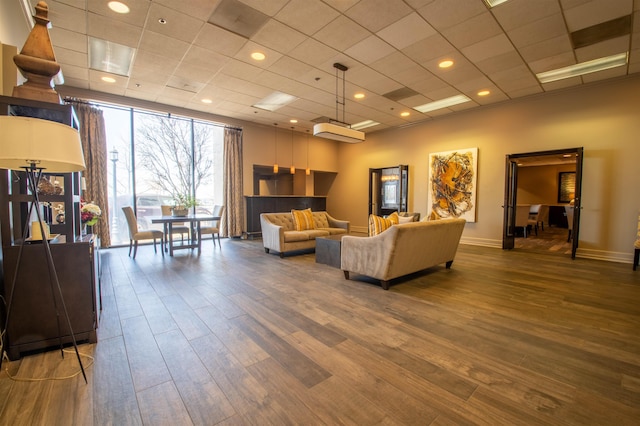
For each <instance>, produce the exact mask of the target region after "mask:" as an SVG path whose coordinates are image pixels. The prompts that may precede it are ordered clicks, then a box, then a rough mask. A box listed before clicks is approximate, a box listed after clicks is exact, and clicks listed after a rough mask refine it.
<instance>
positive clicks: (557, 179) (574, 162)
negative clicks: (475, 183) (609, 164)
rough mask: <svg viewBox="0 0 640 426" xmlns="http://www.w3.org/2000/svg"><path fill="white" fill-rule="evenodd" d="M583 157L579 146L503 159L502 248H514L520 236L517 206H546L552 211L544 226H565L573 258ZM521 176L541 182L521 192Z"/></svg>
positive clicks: (576, 244)
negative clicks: (517, 222) (533, 187)
mask: <svg viewBox="0 0 640 426" xmlns="http://www.w3.org/2000/svg"><path fill="white" fill-rule="evenodd" d="M582 157H583V148H582V147H580V148H567V149H561V150H554V151H540V152H530V153H523V154H508V155H507V156H506V161H505V191H504V206H503V207H504V220H503V238H502V248H503V249H514V248H516V236H517V235H520V234H519V231H520V229H521V226H522V224H521V223H520V224H519V225H521V226H517V224H516V211H517V206H518V204H520V205H521V207H520V208H521V209H522V205H537V204H546V205H548V206H549V209H550V212H551V213H550V215H549V216H550V217H549V222H550V223H547V224H546V226H550V225H551V226H554V225H555V226H560V227H563V226H566V227H567V229H566V234H565V235H567V240H568V241H569V242H570V250H571V258H572V259H574V258H575V255H576V250H577V248H578V240H579V238H578V236H579V226H580V202H581V193H582V185H581V184H582ZM529 168H531V169H529ZM534 168H537V169H534ZM528 172H532V173H528ZM520 175H522V176H525V175H528V176H529V179H531V176H534V179H535V176H540V177H539V179H540V180H542V181H543V182H538V183H537V185H536V187H535V190H532V191H524V190H522V188H520V186H521V185H519V177H520ZM543 176H544V178H542V177H543ZM523 180H524V179H523ZM545 191H546V192H545ZM550 192H551V193H550ZM519 193H520V196H519ZM562 221H563V222H562ZM554 222H555V223H554ZM526 226H527V225H525V227H526ZM551 231H557V230H556V229H551ZM556 233H557V232H556ZM523 235H526V234H524V233H523ZM558 235H559V234H558ZM546 236H548V234H546Z"/></svg>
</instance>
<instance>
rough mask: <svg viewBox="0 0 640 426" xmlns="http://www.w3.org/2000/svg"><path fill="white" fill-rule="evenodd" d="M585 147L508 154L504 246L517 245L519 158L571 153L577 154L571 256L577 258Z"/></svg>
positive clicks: (506, 247) (512, 246)
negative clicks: (516, 220)
mask: <svg viewBox="0 0 640 426" xmlns="http://www.w3.org/2000/svg"><path fill="white" fill-rule="evenodd" d="M583 153H584V149H583V148H582V147H579V148H566V149H559V150H552V151H538V152H528V153H523V154H507V156H506V161H505V190H504V205H503V209H504V220H503V232H502V248H503V249H513V248H514V246H515V238H514V237H515V235H514V233H515V215H516V213H515V211H516V209H515V207H516V204H517V192H518V165H517V163H518V160H520V159H523V158H527V157H540V156H546V155H548V156H556V155H563V154H571V155H575V156H576V162H575V165H576V187H575V198H574V213H573V226H572V227H573V230H572V231H571V238H572V243H571V258H572V259H575V257H576V251H577V250H578V241H579V235H580V233H579V232H580V211H581V209H582V207H581V204H582V158H583Z"/></svg>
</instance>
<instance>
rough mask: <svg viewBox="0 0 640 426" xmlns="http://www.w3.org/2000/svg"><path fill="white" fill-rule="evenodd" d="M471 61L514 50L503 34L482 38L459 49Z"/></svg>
mask: <svg viewBox="0 0 640 426" xmlns="http://www.w3.org/2000/svg"><path fill="white" fill-rule="evenodd" d="M460 50H461V51H462V53H463V54H464V55H465V56H466V57H467V58H468V59H469V60H470V61H472V62H477V61H482V60H484V59H487V58H491V57H493V56H498V55H503V54H505V53H509V52H513V51H515V48H514V47H513V45H512V44H511V41H510V40H509V39H508V38H507V36H505V35H504V34H499V35H497V36H494V37H491V38H489V39H486V40H482V41H480V42H478V43H475V44H472V45H470V46H467V47H464V48H462V49H460Z"/></svg>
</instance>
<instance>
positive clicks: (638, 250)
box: [633, 213, 640, 271]
mask: <svg viewBox="0 0 640 426" xmlns="http://www.w3.org/2000/svg"><path fill="white" fill-rule="evenodd" d="M633 247H634V248H635V251H634V254H633V270H634V271H635V270H636V266H638V261H640V213H639V214H638V233H637V234H636V242H635V243H634V244H633Z"/></svg>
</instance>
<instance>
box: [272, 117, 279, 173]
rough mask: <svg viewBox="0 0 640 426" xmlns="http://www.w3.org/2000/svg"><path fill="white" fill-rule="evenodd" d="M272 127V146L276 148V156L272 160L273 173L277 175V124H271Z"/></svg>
mask: <svg viewBox="0 0 640 426" xmlns="http://www.w3.org/2000/svg"><path fill="white" fill-rule="evenodd" d="M273 125H274V126H275V127H274V128H273V130H274V133H273V144H274V146H275V148H276V155H275V158H274V160H273V173H278V127H277V126H278V123H273Z"/></svg>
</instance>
